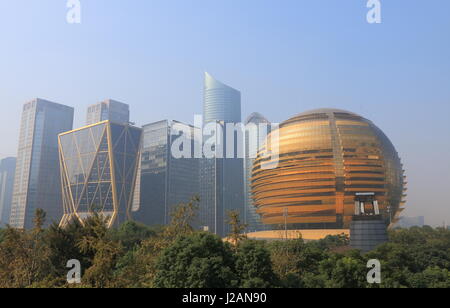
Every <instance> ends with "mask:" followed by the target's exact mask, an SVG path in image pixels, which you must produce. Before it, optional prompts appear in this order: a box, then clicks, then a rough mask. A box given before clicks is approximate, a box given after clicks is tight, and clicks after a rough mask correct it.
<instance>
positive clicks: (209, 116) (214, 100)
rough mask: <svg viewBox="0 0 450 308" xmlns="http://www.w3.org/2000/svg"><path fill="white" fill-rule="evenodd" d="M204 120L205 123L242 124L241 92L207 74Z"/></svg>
mask: <svg viewBox="0 0 450 308" xmlns="http://www.w3.org/2000/svg"><path fill="white" fill-rule="evenodd" d="M203 118H204V121H205V123H208V122H215V121H223V122H225V123H240V122H241V92H239V91H238V90H236V89H233V88H232V87H230V86H227V85H226V84H224V83H222V82H220V81H218V80H216V79H214V78H213V77H212V76H211V75H210V74H209V73H205V85H204V101H203Z"/></svg>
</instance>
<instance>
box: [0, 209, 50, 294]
mask: <svg viewBox="0 0 450 308" xmlns="http://www.w3.org/2000/svg"><path fill="white" fill-rule="evenodd" d="M34 222H35V225H34V228H33V229H32V230H31V231H28V232H27V231H25V230H18V229H13V228H10V227H8V228H7V229H6V231H5V234H4V240H3V242H2V243H1V244H0V286H1V287H7V288H24V287H29V286H32V285H33V284H36V283H38V282H41V281H44V280H46V279H49V277H48V276H49V275H50V274H51V273H52V272H53V271H54V270H53V266H52V264H51V262H50V260H49V256H50V249H49V247H48V245H47V244H46V243H45V241H44V234H45V233H44V231H43V229H42V226H43V224H44V223H45V212H44V211H42V210H37V211H36V215H35V218H34Z"/></svg>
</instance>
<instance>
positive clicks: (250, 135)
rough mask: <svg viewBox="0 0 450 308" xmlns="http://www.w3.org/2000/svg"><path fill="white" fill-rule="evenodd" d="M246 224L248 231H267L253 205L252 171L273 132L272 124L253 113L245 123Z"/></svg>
mask: <svg viewBox="0 0 450 308" xmlns="http://www.w3.org/2000/svg"><path fill="white" fill-rule="evenodd" d="M245 128H246V130H245V159H244V171H245V183H244V194H245V212H244V214H245V219H244V221H245V223H246V224H247V225H248V231H250V232H255V231H262V230H265V229H266V227H265V225H264V224H263V223H262V222H261V217H260V216H259V214H258V213H256V207H255V206H254V204H253V198H252V191H251V190H252V187H251V178H252V169H253V164H254V162H255V159H256V157H257V155H258V151H259V150H260V148H261V147H262V146H263V145H264V144H265V142H266V139H267V136H268V135H269V133H270V132H271V124H270V122H269V121H268V120H267V119H266V118H265V117H263V116H262V115H261V114H259V113H256V112H255V113H252V114H251V115H250V116H249V117H248V118H247V120H246V121H245Z"/></svg>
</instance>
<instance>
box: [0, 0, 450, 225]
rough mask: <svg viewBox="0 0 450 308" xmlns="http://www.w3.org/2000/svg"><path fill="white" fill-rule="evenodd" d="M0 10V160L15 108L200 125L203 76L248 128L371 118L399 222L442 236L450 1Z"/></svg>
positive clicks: (449, 206)
mask: <svg viewBox="0 0 450 308" xmlns="http://www.w3.org/2000/svg"><path fill="white" fill-rule="evenodd" d="M380 2H381V4H382V10H381V13H382V15H381V16H382V23H381V24H369V23H368V22H367V20H366V15H367V12H368V11H369V9H368V8H367V7H366V5H367V0H277V1H275V0H133V1H121V0H80V3H81V23H80V24H69V23H67V21H66V15H67V12H68V8H67V7H66V4H67V1H66V0H0V12H1V14H0V110H1V111H0V132H1V142H0V158H2V157H6V156H15V155H16V152H17V141H18V133H19V120H20V115H21V108H22V105H23V104H24V103H25V102H27V101H29V100H31V99H33V98H35V97H40V98H44V99H48V100H51V101H55V102H58V103H62V104H66V105H69V106H73V107H75V110H76V111H75V127H79V126H82V125H83V123H84V121H85V113H86V108H87V106H88V105H90V104H93V103H96V102H99V101H102V100H104V99H106V98H112V99H116V100H119V101H122V102H125V103H127V104H129V105H130V108H131V118H132V121H134V122H136V123H137V124H138V125H143V124H146V123H150V122H154V121H158V120H163V119H174V120H179V121H184V122H189V123H192V122H193V120H194V114H201V113H202V90H203V74H204V72H205V71H208V72H209V73H211V74H212V75H213V76H215V77H216V78H217V79H219V80H221V81H223V82H224V83H226V84H228V85H230V86H232V87H234V88H236V89H239V90H240V91H241V92H242V112H243V117H244V118H245V117H246V116H247V115H249V114H250V113H252V112H255V111H257V112H260V113H262V114H263V115H265V116H266V117H267V118H268V119H269V120H271V121H272V122H275V123H279V122H282V121H284V120H287V119H288V118H290V117H292V116H294V115H295V114H297V113H300V112H303V111H306V110H310V109H315V108H321V107H333V108H340V109H346V110H349V111H353V112H356V113H359V114H361V115H362V116H364V117H366V118H368V119H370V120H372V121H373V122H374V123H375V124H376V125H377V126H379V127H380V128H381V129H382V130H383V131H384V132H385V133H386V134H387V135H388V136H389V138H390V139H391V141H392V142H393V143H394V145H395V146H396V148H397V151H398V152H399V154H400V156H401V158H402V161H403V164H404V167H405V170H406V175H407V176H408V198H407V200H408V203H407V205H406V208H407V210H405V212H404V215H406V216H425V217H426V223H427V224H430V225H442V224H443V222H444V221H446V222H447V224H450V201H449V200H450V198H448V195H447V192H449V191H450V119H449V116H450V17H449V16H450V1H448V0H426V1H425V0H380Z"/></svg>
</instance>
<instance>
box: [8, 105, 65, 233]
mask: <svg viewBox="0 0 450 308" xmlns="http://www.w3.org/2000/svg"><path fill="white" fill-rule="evenodd" d="M73 113H74V110H73V108H72V107H68V106H64V105H60V104H56V103H52V102H49V101H46V100H43V99H35V100H33V101H31V102H28V103H26V104H25V105H24V106H23V111H22V120H21V124H20V125H21V127H20V135H19V149H18V153H17V164H16V173H15V178H14V190H13V191H14V193H13V200H12V205H11V217H10V224H11V226H12V227H15V228H21V229H23V228H25V229H28V228H31V227H32V226H33V217H34V213H35V211H36V209H38V208H40V209H43V210H44V211H45V212H46V213H47V219H46V223H47V225H48V224H50V223H51V222H53V221H59V220H60V219H61V216H62V206H61V202H62V201H61V182H60V176H59V160H58V134H60V133H62V132H65V131H69V130H71V129H72V125H73Z"/></svg>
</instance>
